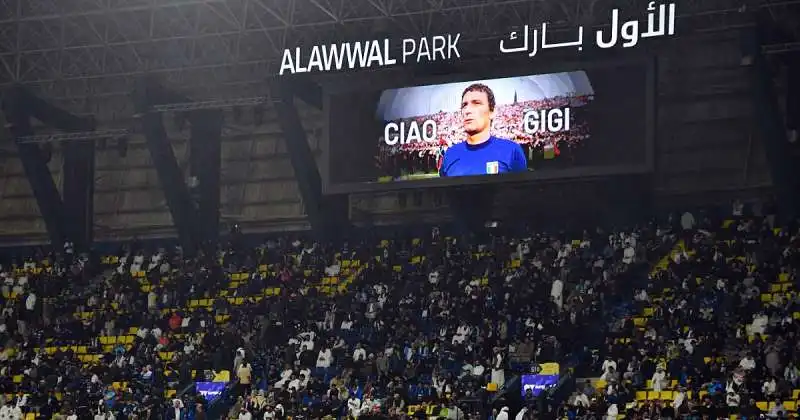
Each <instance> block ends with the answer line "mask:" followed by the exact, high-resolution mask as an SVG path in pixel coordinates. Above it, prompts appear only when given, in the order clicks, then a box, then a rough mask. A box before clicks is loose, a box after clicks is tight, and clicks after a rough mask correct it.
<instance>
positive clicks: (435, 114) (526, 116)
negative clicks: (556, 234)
mask: <svg viewBox="0 0 800 420" xmlns="http://www.w3.org/2000/svg"><path fill="white" fill-rule="evenodd" d="M647 85H648V66H647V65H645V64H643V63H636V64H627V65H619V66H604V67H598V68H586V69H582V70H575V71H568V72H559V73H548V74H535V75H522V76H515V77H505V78H495V79H484V80H466V81H460V82H454V83H445V84H436V85H424V86H413V87H403V88H399V89H388V90H375V91H357V92H347V93H342V94H337V95H332V96H331V97H330V98H329V117H330V121H329V145H328V153H329V157H330V159H329V161H328V184H329V186H330V187H333V188H336V187H343V189H344V190H353V189H356V190H358V189H363V188H358V187H359V186H361V187H363V186H365V185H367V186H369V185H376V184H377V185H385V186H393V187H394V186H415V187H418V186H423V185H426V184H427V185H453V184H458V183H470V182H474V181H476V180H480V181H483V180H485V179H486V178H487V177H491V178H493V179H492V180H493V181H503V180H513V179H517V180H521V179H526V178H535V177H537V176H539V177H541V175H545V176H547V177H551V178H558V177H559V176H560V175H565V176H580V175H582V173H583V172H586V173H587V174H588V173H589V172H591V170H594V171H595V172H597V170H598V169H604V170H606V171H607V172H608V170H609V168H612V169H613V168H618V169H619V168H625V167H628V168H632V167H642V166H643V165H645V164H646V162H647V161H648V159H647V154H648V152H649V150H648V149H649V147H648V144H649V143H648V130H647V124H648V110H649V108H650V104H648V89H647ZM601 172H602V171H601ZM610 172H615V171H614V170H611V171H610ZM620 172H625V170H624V169H620V170H619V171H616V173H620Z"/></svg>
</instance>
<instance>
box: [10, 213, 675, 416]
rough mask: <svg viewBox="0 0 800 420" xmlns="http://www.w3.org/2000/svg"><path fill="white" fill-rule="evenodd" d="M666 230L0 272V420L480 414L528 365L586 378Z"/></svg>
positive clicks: (31, 263)
mask: <svg viewBox="0 0 800 420" xmlns="http://www.w3.org/2000/svg"><path fill="white" fill-rule="evenodd" d="M668 232H669V231H668V230H667V231H664V230H662V229H655V228H646V229H636V230H631V231H627V232H611V233H606V232H604V231H602V230H599V229H597V230H594V231H586V232H584V233H583V236H580V235H578V237H577V238H572V237H569V236H568V235H565V234H558V235H548V234H544V233H530V234H529V235H521V236H519V237H517V238H511V237H506V236H502V235H501V234H499V233H497V234H494V235H487V236H484V237H482V239H481V240H477V239H469V238H464V237H458V238H456V237H444V236H442V237H439V236H435V235H432V237H431V238H411V239H409V240H400V239H384V240H378V241H371V242H359V243H358V245H353V244H348V243H345V244H343V245H341V246H339V247H336V248H334V247H329V246H323V245H321V244H317V243H307V242H302V241H300V240H294V241H291V240H287V239H282V240H269V241H267V242H265V243H264V244H263V245H261V246H258V247H247V246H244V245H231V246H229V247H225V248H220V249H219V250H218V251H217V252H216V253H209V254H204V255H200V256H199V257H197V258H184V257H183V256H182V253H181V250H180V249H179V248H175V249H169V250H167V249H164V248H161V249H158V250H157V251H147V250H145V247H144V246H143V245H141V244H132V245H131V246H129V247H126V248H125V249H124V250H122V251H120V252H119V253H111V254H110V255H92V256H90V255H87V254H78V255H75V253H74V251H73V250H72V249H65V252H63V253H59V254H58V255H55V254H51V255H45V254H43V253H39V254H38V255H36V256H35V257H32V258H30V259H26V260H25V262H24V263H12V264H10V265H6V266H4V269H3V271H2V273H3V274H2V275H3V278H4V286H3V300H4V305H3V306H4V308H5V309H4V311H3V315H4V318H3V320H4V323H3V332H2V334H3V336H2V339H3V343H4V346H3V350H2V353H0V354H1V355H2V369H3V373H4V375H3V378H4V380H3V382H2V383H0V386H2V392H3V393H5V395H4V403H3V405H4V407H3V410H4V411H3V414H4V415H7V416H9V417H8V418H52V417H59V418H60V416H65V417H66V418H78V417H76V416H78V415H80V416H83V415H84V414H86V413H96V415H97V417H96V418H112V417H113V418H176V416H180V418H185V417H191V418H224V417H225V416H226V415H227V416H228V418H240V419H242V418H243V419H248V418H252V417H257V418H281V417H283V416H291V417H292V418H324V417H326V416H331V417H332V418H336V417H340V416H345V415H350V416H352V417H356V416H358V417H359V418H368V417H369V416H371V415H374V416H379V415H392V416H393V417H400V416H409V417H415V418H416V417H431V416H433V417H441V418H464V416H465V415H469V416H474V415H476V414H477V413H479V412H480V411H481V410H482V409H484V408H481V407H480V405H481V404H478V405H469V404H465V403H463V402H464V401H471V400H474V401H479V402H483V403H487V404H491V403H492V402H495V404H502V403H504V401H506V400H509V399H507V398H505V397H502V398H499V399H498V397H500V396H502V395H503V394H508V395H510V394H513V393H519V374H520V373H521V372H527V371H529V370H530V368H531V366H533V365H535V364H536V363H539V362H542V361H549V362H553V361H555V362H559V363H560V364H561V366H562V370H563V371H564V372H567V371H569V372H582V371H587V369H591V361H592V358H591V357H586V355H587V354H588V353H587V352H586V350H587V349H588V348H595V347H597V348H599V347H600V346H601V344H602V342H603V335H604V330H605V327H604V326H603V325H602V324H603V323H602V322H600V321H601V320H602V319H604V318H605V317H606V316H607V313H608V311H609V309H610V308H612V307H614V306H615V305H618V304H619V303H621V302H623V301H624V300H625V299H626V298H625V296H627V295H630V293H627V294H626V293H624V292H621V291H623V290H632V288H631V287H630V285H631V284H632V283H631V282H632V281H634V279H635V278H637V277H641V276H642V275H644V276H645V277H646V273H647V271H646V268H647V267H648V264H647V261H648V260H650V259H652V258H654V256H655V257H657V255H660V254H663V253H664V251H663V249H664V246H667V249H669V243H670V239H671V238H672V236H671V235H669V234H668ZM234 243H236V242H234ZM148 249H153V248H148ZM642 269H644V271H642ZM195 382H222V383H228V386H227V387H226V388H225V389H224V390H223V391H221V392H219V393H218V394H219V395H215V397H217V398H215V399H216V401H215V402H214V403H213V404H210V403H209V401H208V400H207V398H205V397H209V395H205V396H204V395H200V393H198V392H196V391H195V390H194V387H193V386H192V384H193V383H195ZM209 399H211V398H209ZM214 410H216V411H214ZM533 411H534V410H533V409H532V412H533ZM76 413H77V414H76Z"/></svg>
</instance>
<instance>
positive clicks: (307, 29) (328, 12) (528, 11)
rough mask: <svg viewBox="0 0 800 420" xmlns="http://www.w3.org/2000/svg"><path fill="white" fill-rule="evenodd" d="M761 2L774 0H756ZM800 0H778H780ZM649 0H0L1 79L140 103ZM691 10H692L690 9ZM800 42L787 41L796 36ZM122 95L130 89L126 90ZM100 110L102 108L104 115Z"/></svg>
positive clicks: (719, 5) (593, 18)
mask: <svg viewBox="0 0 800 420" xmlns="http://www.w3.org/2000/svg"><path fill="white" fill-rule="evenodd" d="M747 2H748V3H750V4H751V5H752V6H753V7H759V6H763V3H764V2H763V1H758V0H747ZM679 3H680V6H679V11H678V14H679V19H683V20H684V21H689V20H692V21H693V23H692V24H691V26H692V27H694V28H702V30H720V29H725V28H728V27H734V26H735V25H736V24H737V23H736V22H737V17H736V15H737V14H738V15H741V13H738V12H739V11H740V6H739V4H738V3H736V4H732V2H731V1H730V0H685V1H680V2H679ZM797 3H800V1H798V0H786V1H776V2H774V4H770V5H769V6H770V7H774V8H776V10H778V12H776V13H775V14H774V15H775V16H781V15H782V13H781V11H780V10H779V9H780V8H785V7H790V6H793V5H796V4H797ZM614 7H618V8H620V9H621V10H622V12H623V14H624V13H628V12H629V11H630V13H631V14H634V13H642V11H641V10H639V9H641V8H643V7H646V4H643V2H642V1H641V0H559V1H555V0H68V1H67V0H61V1H53V0H0V87H6V86H9V85H12V84H22V85H26V86H29V87H31V88H33V89H34V91H36V92H38V93H39V94H40V95H41V96H42V97H43V98H46V99H49V100H51V101H53V102H54V103H55V104H58V105H61V106H63V107H65V108H67V109H69V110H71V111H73V112H78V113H92V114H103V113H105V114H108V115H119V114H125V113H129V111H130V110H128V109H126V108H125V107H126V106H130V104H129V103H130V101H129V100H127V97H128V96H129V94H130V92H131V90H132V88H133V86H134V84H135V81H136V79H138V78H140V77H141V76H144V75H155V76H156V77H159V79H160V80H161V81H163V82H164V83H165V84H166V85H168V86H171V87H179V88H182V89H184V91H185V92H187V94H190V95H192V97H193V98H199V99H220V98H241V97H253V96H259V95H266V94H268V86H267V85H268V84H267V83H266V81H267V79H269V78H270V77H272V76H273V75H275V74H277V69H278V67H279V65H280V58H281V55H282V52H283V50H284V48H288V47H294V46H298V45H304V46H309V45H318V44H327V43H332V42H342V41H344V40H356V39H374V38H375V37H376V35H380V34H383V35H388V34H391V36H392V37H402V36H416V37H419V36H422V35H435V34H442V33H454V32H461V33H462V44H465V43H469V42H474V41H478V40H487V39H497V38H499V37H501V36H505V35H507V34H508V32H509V31H510V30H512V28H514V27H519V26H521V25H524V24H526V23H531V24H535V23H540V22H545V21H546V22H550V23H551V24H552V25H553V27H557V26H561V27H564V28H567V27H574V26H575V25H593V26H594V25H602V24H604V23H605V22H607V21H608V10H610V9H612V8H614ZM686 18H692V19H686ZM794 47H796V44H794V45H789V46H788V47H787V46H786V45H784V46H779V48H794ZM120 98H122V99H124V100H121V101H120V100H119V99H120ZM98 116H99V117H100V118H101V119H102V118H103V116H100V115H98Z"/></svg>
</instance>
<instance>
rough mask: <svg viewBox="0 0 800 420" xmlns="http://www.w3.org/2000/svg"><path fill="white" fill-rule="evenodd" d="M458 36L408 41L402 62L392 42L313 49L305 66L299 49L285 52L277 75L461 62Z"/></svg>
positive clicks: (403, 44) (403, 46)
mask: <svg viewBox="0 0 800 420" xmlns="http://www.w3.org/2000/svg"><path fill="white" fill-rule="evenodd" d="M460 38H461V34H455V36H453V35H449V34H448V35H436V36H433V37H431V38H430V39H428V38H419V39H412V38H407V39H404V40H403V42H402V58H401V59H399V60H398V59H397V58H396V57H392V48H391V47H392V45H391V44H392V43H391V40H390V39H388V38H385V39H383V40H372V41H359V42H350V43H342V44H331V45H315V46H313V47H311V50H310V51H309V52H308V61H307V62H304V60H303V58H304V57H305V54H304V52H303V51H302V50H301V49H300V47H296V48H294V49H285V50H284V51H283V56H282V58H281V67H280V70H279V71H278V74H279V75H284V74H295V73H308V72H329V71H336V70H342V69H350V70H354V69H359V68H366V67H384V66H391V65H395V64H397V63H398V61H401V62H402V63H410V62H413V61H415V62H417V63H419V62H422V61H437V60H448V59H452V58H461V53H460V52H459V51H458V41H459V39H460Z"/></svg>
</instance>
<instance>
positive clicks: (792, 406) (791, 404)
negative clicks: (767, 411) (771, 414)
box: [783, 401, 797, 411]
mask: <svg viewBox="0 0 800 420" xmlns="http://www.w3.org/2000/svg"><path fill="white" fill-rule="evenodd" d="M783 408H785V409H787V410H788V411H797V404H796V402H795V401H784V402H783Z"/></svg>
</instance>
